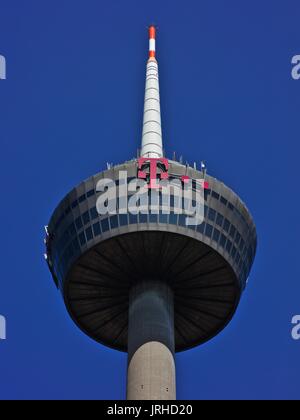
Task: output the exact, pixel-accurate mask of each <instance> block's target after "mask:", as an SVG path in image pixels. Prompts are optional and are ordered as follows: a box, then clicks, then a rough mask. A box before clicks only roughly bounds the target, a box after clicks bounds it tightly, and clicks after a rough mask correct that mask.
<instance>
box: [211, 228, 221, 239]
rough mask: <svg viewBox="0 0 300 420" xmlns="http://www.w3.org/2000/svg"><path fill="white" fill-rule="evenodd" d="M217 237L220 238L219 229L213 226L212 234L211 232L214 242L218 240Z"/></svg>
mask: <svg viewBox="0 0 300 420" xmlns="http://www.w3.org/2000/svg"><path fill="white" fill-rule="evenodd" d="M219 239H220V231H219V230H218V229H217V228H215V230H214V234H213V240H214V241H215V242H219Z"/></svg>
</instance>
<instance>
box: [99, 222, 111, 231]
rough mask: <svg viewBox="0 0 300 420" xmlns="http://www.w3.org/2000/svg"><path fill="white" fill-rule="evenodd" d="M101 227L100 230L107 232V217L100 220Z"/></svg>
mask: <svg viewBox="0 0 300 420" xmlns="http://www.w3.org/2000/svg"><path fill="white" fill-rule="evenodd" d="M101 227H102V232H107V231H108V230H109V223H108V219H103V220H101Z"/></svg>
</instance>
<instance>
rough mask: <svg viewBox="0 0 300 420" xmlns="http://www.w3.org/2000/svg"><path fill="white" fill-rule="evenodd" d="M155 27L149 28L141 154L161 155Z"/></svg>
mask: <svg viewBox="0 0 300 420" xmlns="http://www.w3.org/2000/svg"><path fill="white" fill-rule="evenodd" d="M155 33H156V32H155V27H154V26H151V27H150V28H149V60H148V63H147V73H146V87H145V103H144V121H143V136H142V150H141V156H142V157H146V158H160V157H162V156H163V154H164V152H163V144H162V131H161V114H160V94H159V78H158V64H157V61H156V58H155Z"/></svg>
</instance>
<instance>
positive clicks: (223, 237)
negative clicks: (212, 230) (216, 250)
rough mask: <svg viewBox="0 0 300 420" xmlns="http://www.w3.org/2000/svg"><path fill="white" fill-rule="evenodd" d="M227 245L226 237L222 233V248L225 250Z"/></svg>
mask: <svg viewBox="0 0 300 420" xmlns="http://www.w3.org/2000/svg"><path fill="white" fill-rule="evenodd" d="M225 244H226V236H225V235H223V233H222V235H221V239H220V245H221V247H222V248H224V247H225Z"/></svg>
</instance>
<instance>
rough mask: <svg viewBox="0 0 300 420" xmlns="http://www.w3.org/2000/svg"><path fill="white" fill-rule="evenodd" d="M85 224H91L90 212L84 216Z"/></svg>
mask: <svg viewBox="0 0 300 420" xmlns="http://www.w3.org/2000/svg"><path fill="white" fill-rule="evenodd" d="M82 220H83V223H84V224H85V225H87V224H88V223H89V222H90V215H89V212H88V211H86V212H85V213H84V214H83V216H82Z"/></svg>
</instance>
